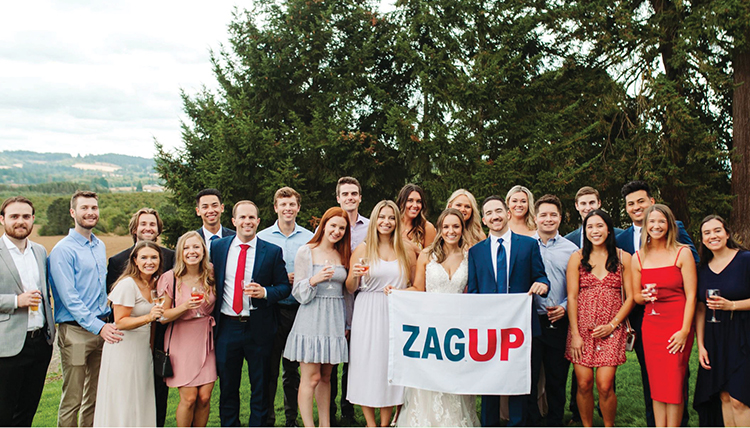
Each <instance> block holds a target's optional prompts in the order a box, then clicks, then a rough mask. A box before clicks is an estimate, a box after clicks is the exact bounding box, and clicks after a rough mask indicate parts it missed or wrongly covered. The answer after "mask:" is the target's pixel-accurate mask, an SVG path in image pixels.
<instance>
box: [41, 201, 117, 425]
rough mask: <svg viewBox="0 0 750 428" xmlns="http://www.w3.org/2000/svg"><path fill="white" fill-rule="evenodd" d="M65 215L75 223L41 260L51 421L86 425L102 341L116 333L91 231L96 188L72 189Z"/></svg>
mask: <svg viewBox="0 0 750 428" xmlns="http://www.w3.org/2000/svg"><path fill="white" fill-rule="evenodd" d="M70 215H71V217H73V219H74V220H75V227H74V228H73V229H70V232H68V236H66V237H65V238H63V239H62V240H61V241H60V242H58V243H57V245H55V247H54V248H53V249H52V251H51V252H50V255H49V259H48V261H47V263H48V272H49V282H50V287H51V289H52V295H53V297H54V301H55V322H56V323H58V324H59V327H58V335H57V343H58V345H59V346H60V356H61V361H62V370H63V388H62V396H61V397H60V408H59V409H58V414H57V425H58V426H61V427H77V426H82V427H87V426H93V423H94V409H95V405H96V389H97V385H98V383H99V365H100V363H101V358H102V347H103V346H104V341H105V340H106V341H107V342H109V343H117V342H119V341H120V340H121V339H122V333H121V332H120V330H118V329H117V328H116V327H115V325H114V324H107V323H106V319H107V316H108V315H109V314H110V310H109V307H107V286H106V278H107V253H106V249H105V248H104V243H103V242H102V241H100V240H99V239H98V238H97V237H96V236H94V234H93V233H92V229H93V228H94V226H96V224H97V223H98V222H99V202H98V196H97V195H96V193H94V192H84V191H78V192H76V193H75V194H74V195H73V197H72V198H71V199H70ZM79 411H80V420H79Z"/></svg>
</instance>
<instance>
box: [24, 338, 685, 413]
mask: <svg viewBox="0 0 750 428" xmlns="http://www.w3.org/2000/svg"><path fill="white" fill-rule="evenodd" d="M697 373H698V352H697V349H696V348H693V352H692V355H691V358H690V403H689V405H688V409H689V411H690V426H698V414H697V413H696V412H695V410H693V408H692V402H693V401H692V400H693V391H694V390H695V378H696V375H697ZM242 378H243V380H244V382H243V383H242V387H241V388H242V389H241V391H240V396H241V397H242V408H241V409H240V421H241V422H240V423H241V424H242V425H243V426H244V425H245V424H246V423H247V420H248V417H249V416H250V385H249V384H248V381H247V365H245V368H244V369H243V376H242ZM340 378H341V376H339V379H340ZM640 379H641V374H640V370H639V368H638V361H637V360H636V357H635V353H633V352H629V353H628V361H627V363H625V364H624V365H622V366H620V367H619V368H618V370H617V400H618V403H617V419H616V420H615V423H616V425H617V426H645V425H646V419H645V410H644V407H643V390H642V387H641V381H640ZM568 383H570V381H568ZM61 388H62V379H61V378H60V375H59V374H57V375H50V376H49V377H48V379H47V385H46V386H45V387H44V393H43V394H42V400H41V402H40V403H39V410H37V414H36V417H35V418H34V426H56V425H57V407H58V405H59V404H60V390H61ZM569 389H570V385H569V384H568V390H569ZM339 391H341V389H340V388H339ZM178 401H179V394H178V393H177V389H174V388H172V389H170V392H169V410H168V411H167V420H166V425H167V426H175V416H174V415H175V409H176V408H177V402H178ZM274 403H275V409H276V426H282V425H283V422H284V401H283V397H282V387H281V382H279V386H278V388H277V390H276V399H275V401H274ZM567 406H568V404H566V415H565V416H566V420H567V419H569V418H570V413H569V412H568V411H567ZM477 411H479V399H477ZM355 413H356V418H357V423H358V425H359V426H364V425H365V420H364V417H363V416H362V411H361V410H360V409H359V407H358V406H355ZM338 416H340V415H338ZM316 418H317V412H316ZM316 420H317V419H316ZM297 423H298V424H299V425H300V426H301V425H302V419H301V418H299V417H298V418H297ZM594 425H597V426H603V425H604V424H603V422H602V420H601V418H600V417H599V415H597V414H596V412H594ZM208 426H220V423H219V384H218V382H217V383H216V387H215V388H214V393H213V396H212V398H211V416H210V417H209V420H208Z"/></svg>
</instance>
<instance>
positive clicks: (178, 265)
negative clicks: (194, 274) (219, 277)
mask: <svg viewBox="0 0 750 428" xmlns="http://www.w3.org/2000/svg"><path fill="white" fill-rule="evenodd" d="M190 238H198V241H199V242H200V243H201V247H203V259H202V260H201V262H200V263H199V264H198V275H199V278H200V282H201V284H203V290H204V291H205V292H206V293H208V294H211V293H213V292H214V286H215V284H214V276H213V275H212V273H211V266H210V265H209V264H208V250H207V249H206V243H205V242H203V238H201V236H200V234H198V232H196V231H194V230H191V231H190V232H187V233H186V234H184V235H182V236H180V239H178V240H177V246H176V247H175V259H174V277H175V279H180V278H182V277H183V276H185V275H187V265H186V264H185V255H184V254H185V243H186V242H187V240H188V239H190ZM181 285H182V281H180V284H179V285H178V286H177V288H178V289H179V287H180V286H181Z"/></svg>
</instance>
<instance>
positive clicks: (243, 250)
mask: <svg viewBox="0 0 750 428" xmlns="http://www.w3.org/2000/svg"><path fill="white" fill-rule="evenodd" d="M248 248H250V246H249V245H247V244H240V259H239V260H238V261H237V274H236V275H235V276H234V301H233V302H232V309H233V310H234V312H235V313H238V314H239V313H240V312H242V281H244V280H245V262H246V261H247V249H248Z"/></svg>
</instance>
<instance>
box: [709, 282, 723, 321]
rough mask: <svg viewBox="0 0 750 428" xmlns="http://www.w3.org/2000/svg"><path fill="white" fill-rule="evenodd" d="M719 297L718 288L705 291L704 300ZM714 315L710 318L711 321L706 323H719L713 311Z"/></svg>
mask: <svg viewBox="0 0 750 428" xmlns="http://www.w3.org/2000/svg"><path fill="white" fill-rule="evenodd" d="M719 296H721V291H719V289H718V288H709V289H708V290H706V300H708V299H710V298H712V297H719ZM713 311H714V314H713V315H712V316H711V319H710V320H708V321H706V322H721V321H719V320H717V319H716V309H714V310H713Z"/></svg>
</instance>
